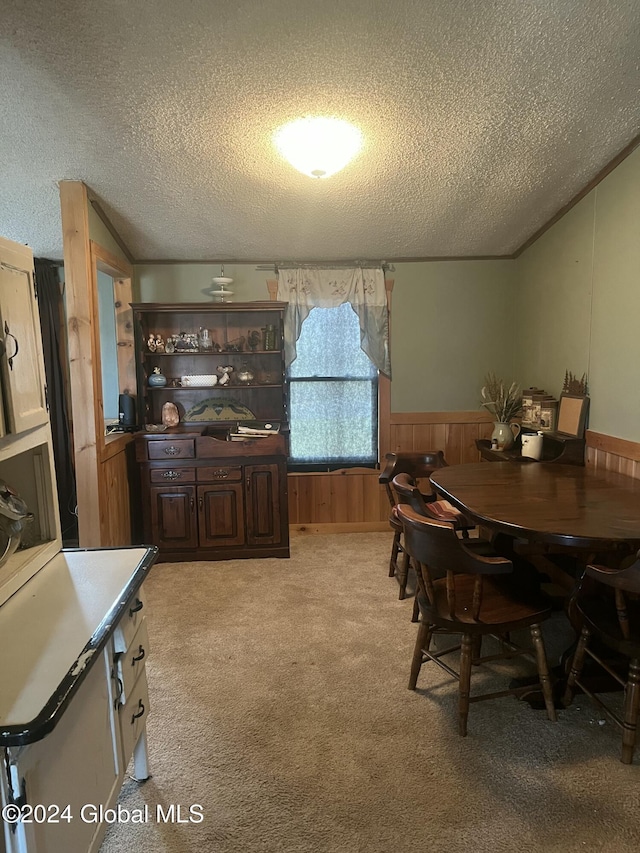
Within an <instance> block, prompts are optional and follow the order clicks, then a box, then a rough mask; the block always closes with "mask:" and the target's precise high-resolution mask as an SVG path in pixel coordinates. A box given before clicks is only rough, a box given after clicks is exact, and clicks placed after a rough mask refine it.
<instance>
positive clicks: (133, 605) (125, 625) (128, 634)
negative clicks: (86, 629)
mask: <svg viewBox="0 0 640 853" xmlns="http://www.w3.org/2000/svg"><path fill="white" fill-rule="evenodd" d="M145 614H146V600H145V597H144V591H143V589H142V587H140V589H139V590H138V592H137V593H136V594H135V595H134V596H133V598H132V599H131V601H130V602H129V604H128V606H127V609H126V611H125V613H124V615H123V617H122V619H121V620H120V622H119V623H118V626H117V627H116V630H115V633H114V635H113V645H114V648H115V650H116V651H117V652H126V650H127V649H128V648H129V646H130V645H131V642H132V641H133V638H134V636H135V634H136V631H137V630H138V628H139V627H140V623H141V622H142V620H143V619H144V617H145Z"/></svg>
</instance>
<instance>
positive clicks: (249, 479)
mask: <svg viewBox="0 0 640 853" xmlns="http://www.w3.org/2000/svg"><path fill="white" fill-rule="evenodd" d="M245 482H246V484H247V491H249V489H250V488H251V477H247V479H246V480H245Z"/></svg>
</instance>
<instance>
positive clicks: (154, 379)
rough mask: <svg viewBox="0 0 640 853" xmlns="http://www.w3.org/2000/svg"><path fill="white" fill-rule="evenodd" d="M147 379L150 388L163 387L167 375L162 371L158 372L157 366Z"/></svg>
mask: <svg viewBox="0 0 640 853" xmlns="http://www.w3.org/2000/svg"><path fill="white" fill-rule="evenodd" d="M148 381H149V385H150V386H151V387H152V388H163V387H164V386H165V385H166V384H167V377H166V376H165V375H164V373H160V368H159V367H154V368H153V373H152V374H151V375H150V376H149V380H148Z"/></svg>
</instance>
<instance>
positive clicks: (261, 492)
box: [244, 465, 282, 545]
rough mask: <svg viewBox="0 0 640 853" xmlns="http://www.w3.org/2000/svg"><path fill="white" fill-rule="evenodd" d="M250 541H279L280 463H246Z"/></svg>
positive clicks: (248, 533)
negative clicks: (278, 464)
mask: <svg viewBox="0 0 640 853" xmlns="http://www.w3.org/2000/svg"><path fill="white" fill-rule="evenodd" d="M244 471H245V485H246V500H247V544H248V545H278V544H279V543H280V542H281V541H282V533H281V529H280V473H279V470H278V466H277V465H246V466H245V469H244Z"/></svg>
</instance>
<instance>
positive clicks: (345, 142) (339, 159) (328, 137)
mask: <svg viewBox="0 0 640 853" xmlns="http://www.w3.org/2000/svg"><path fill="white" fill-rule="evenodd" d="M273 141H274V144H275V146H276V148H277V149H278V151H279V152H280V154H281V155H282V156H283V157H284V159H285V160H287V161H288V162H289V163H291V165H292V166H293V167H294V168H295V169H297V170H298V171H299V172H302V173H303V174H304V175H309V177H311V178H328V177H329V176H330V175H335V174H336V172H339V171H340V170H341V169H344V167H345V166H346V165H347V163H349V162H350V161H351V160H353V158H354V157H355V156H356V154H357V153H358V152H359V151H360V149H361V148H362V143H363V136H362V131H361V130H360V129H359V128H357V127H355V126H354V125H352V124H349V122H347V121H343V119H339V118H320V117H318V118H313V117H307V118H300V119H296V120H295V121H292V122H289V124H285V125H283V126H282V127H280V128H278V130H277V131H276V132H275V134H274V137H273Z"/></svg>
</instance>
